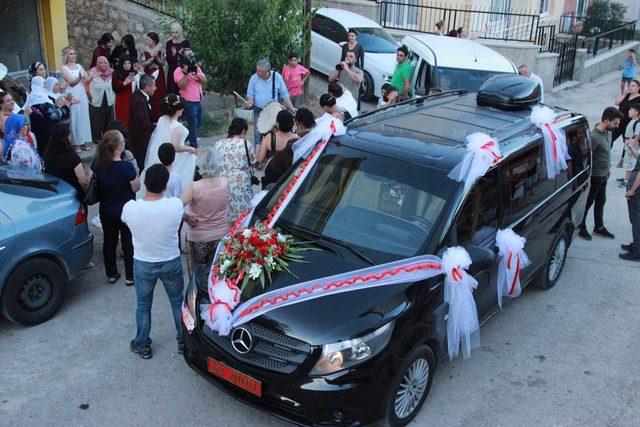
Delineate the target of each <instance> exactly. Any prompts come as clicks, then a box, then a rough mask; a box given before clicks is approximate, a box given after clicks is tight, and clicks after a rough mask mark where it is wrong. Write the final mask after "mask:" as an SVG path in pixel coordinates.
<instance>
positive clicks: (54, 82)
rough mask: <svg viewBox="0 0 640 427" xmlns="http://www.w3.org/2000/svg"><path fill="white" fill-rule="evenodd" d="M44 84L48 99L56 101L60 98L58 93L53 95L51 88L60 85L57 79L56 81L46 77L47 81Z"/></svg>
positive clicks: (53, 78)
mask: <svg viewBox="0 0 640 427" xmlns="http://www.w3.org/2000/svg"><path fill="white" fill-rule="evenodd" d="M45 83H46V85H47V88H46V90H47V93H48V94H49V98H53V99H58V98H60V97H61V96H62V94H61V93H60V92H58V93H55V92H54V91H53V87H54V86H55V85H57V84H59V83H60V82H59V81H58V79H56V78H55V77H47V80H45Z"/></svg>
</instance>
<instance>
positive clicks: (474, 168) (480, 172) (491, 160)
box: [447, 132, 502, 193]
mask: <svg viewBox="0 0 640 427" xmlns="http://www.w3.org/2000/svg"><path fill="white" fill-rule="evenodd" d="M500 160H502V153H500V148H499V147H498V143H497V142H496V141H494V140H493V139H492V138H491V137H490V136H489V135H487V134H486V133H481V132H476V133H472V134H471V135H468V136H467V154H465V156H464V158H463V159H462V161H461V162H460V163H458V165H456V167H454V168H453V169H452V170H451V172H449V174H448V175H447V176H448V177H449V178H451V179H453V180H455V181H458V182H461V181H463V182H464V192H465V193H467V191H469V189H471V187H472V186H473V184H474V183H475V182H476V180H477V179H478V178H480V177H482V176H484V175H485V174H486V173H487V171H488V170H489V168H491V166H493V165H495V164H497V163H498V162H499V161H500Z"/></svg>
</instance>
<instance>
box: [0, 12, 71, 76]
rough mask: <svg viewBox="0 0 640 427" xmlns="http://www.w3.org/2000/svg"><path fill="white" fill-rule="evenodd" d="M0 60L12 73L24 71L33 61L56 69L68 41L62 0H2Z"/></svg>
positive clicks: (22, 72)
mask: <svg viewBox="0 0 640 427" xmlns="http://www.w3.org/2000/svg"><path fill="white" fill-rule="evenodd" d="M0 16H2V20H3V25H2V26H3V29H2V31H0V62H1V63H3V64H4V65H6V66H7V68H8V69H9V72H10V73H11V74H12V75H20V74H24V73H25V72H26V70H27V69H28V68H29V65H31V64H32V63H33V62H35V61H40V62H44V63H45V64H46V65H47V67H48V68H49V69H50V70H57V69H59V68H60V65H61V62H62V58H61V55H60V52H61V51H62V49H63V48H64V47H65V46H66V45H67V44H68V36H67V9H66V1H65V0H2V1H0Z"/></svg>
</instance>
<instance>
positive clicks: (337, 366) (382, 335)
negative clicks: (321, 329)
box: [311, 322, 394, 375]
mask: <svg viewBox="0 0 640 427" xmlns="http://www.w3.org/2000/svg"><path fill="white" fill-rule="evenodd" d="M393 323H394V322H389V323H387V324H386V325H384V326H382V327H380V328H378V329H376V330H375V331H373V332H371V333H370V334H367V335H365V336H362V337H359V338H355V339H352V340H348V341H341V342H338V343H335V344H325V345H324V346H322V356H320V359H319V360H318V362H317V363H316V365H315V366H314V367H313V369H312V370H311V375H326V374H330V373H333V372H337V371H340V370H342V369H347V368H350V367H352V366H355V365H358V364H360V363H362V362H364V361H365V360H367V359H370V358H371V357H373V356H375V355H376V354H378V353H380V351H382V349H383V348H385V346H386V345H387V344H388V343H389V339H390V338H391V332H392V331H393Z"/></svg>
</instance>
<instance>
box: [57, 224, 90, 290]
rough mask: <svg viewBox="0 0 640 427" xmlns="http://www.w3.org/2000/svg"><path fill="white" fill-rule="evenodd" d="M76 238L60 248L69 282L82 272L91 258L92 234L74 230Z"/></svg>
mask: <svg viewBox="0 0 640 427" xmlns="http://www.w3.org/2000/svg"><path fill="white" fill-rule="evenodd" d="M76 236H77V238H75V239H72V241H70V242H68V243H67V244H65V247H62V248H60V252H61V253H63V254H64V258H65V260H64V261H65V264H66V265H67V268H68V273H69V280H71V279H73V278H74V277H75V276H76V275H77V274H78V272H80V271H82V269H83V268H85V267H86V266H87V264H88V263H89V261H90V260H91V257H92V256H93V234H91V232H89V231H88V230H86V231H85V232H81V229H80V228H79V229H77V230H76Z"/></svg>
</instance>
